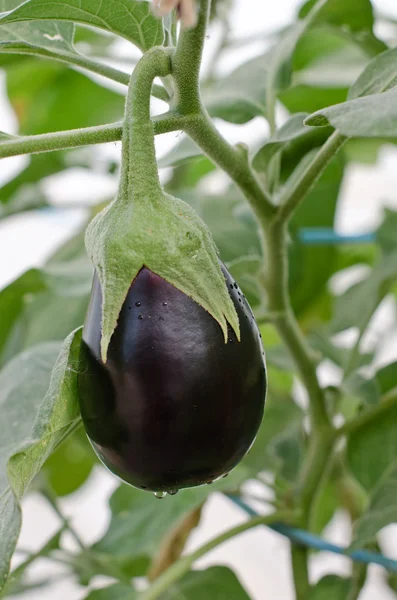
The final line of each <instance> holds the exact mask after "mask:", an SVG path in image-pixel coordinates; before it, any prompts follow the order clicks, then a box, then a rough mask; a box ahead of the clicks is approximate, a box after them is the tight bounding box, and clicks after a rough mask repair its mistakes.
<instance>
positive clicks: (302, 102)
mask: <svg viewBox="0 0 397 600" xmlns="http://www.w3.org/2000/svg"><path fill="white" fill-rule="evenodd" d="M346 94H347V88H346V87H343V88H321V87H309V86H307V85H296V86H293V87H290V88H288V89H286V90H284V91H282V92H280V94H279V99H280V100H281V102H282V103H283V104H284V105H285V106H286V107H287V108H288V110H289V111H290V112H291V113H296V112H303V111H307V112H314V111H316V110H319V109H322V108H323V107H324V106H330V105H331V104H337V103H339V102H344V101H345V100H346Z"/></svg>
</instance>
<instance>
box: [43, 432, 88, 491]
mask: <svg viewBox="0 0 397 600" xmlns="http://www.w3.org/2000/svg"><path fill="white" fill-rule="evenodd" d="M95 464H97V460H96V456H95V454H94V452H93V450H92V448H91V446H90V445H89V443H88V440H87V437H86V435H85V433H84V431H83V429H82V428H80V429H78V430H77V431H76V432H75V433H73V434H72V435H71V436H70V437H69V438H67V439H66V440H65V441H64V442H63V443H62V444H61V445H60V446H59V448H57V450H55V452H54V453H53V454H51V456H50V457H49V458H48V459H47V461H46V463H45V464H44V466H43V474H44V475H45V477H46V480H47V481H48V483H49V484H50V486H51V489H52V490H53V491H54V492H55V493H56V495H57V496H66V495H67V494H71V493H72V492H75V491H76V490H78V489H79V487H80V486H81V485H83V483H84V482H85V481H86V480H87V478H88V477H89V475H90V473H91V471H92V469H93V467H94V465H95Z"/></svg>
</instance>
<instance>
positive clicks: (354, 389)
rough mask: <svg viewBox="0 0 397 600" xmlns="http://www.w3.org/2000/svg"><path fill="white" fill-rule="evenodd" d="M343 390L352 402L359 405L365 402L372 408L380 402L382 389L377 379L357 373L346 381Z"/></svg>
mask: <svg viewBox="0 0 397 600" xmlns="http://www.w3.org/2000/svg"><path fill="white" fill-rule="evenodd" d="M343 390H344V392H345V393H347V394H348V395H349V400H350V402H353V403H354V402H355V403H356V404H358V405H360V404H361V403H362V402H364V403H365V404H367V405H368V406H371V405H374V404H378V402H379V400H380V388H379V385H378V382H377V381H376V379H375V378H366V377H364V376H363V375H361V374H360V373H358V372H357V371H355V372H354V373H352V374H351V375H350V376H349V377H348V378H347V379H345V381H344V382H343Z"/></svg>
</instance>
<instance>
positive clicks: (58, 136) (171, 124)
mask: <svg viewBox="0 0 397 600" xmlns="http://www.w3.org/2000/svg"><path fill="white" fill-rule="evenodd" d="M152 122H153V129H154V133H155V135H159V134H162V133H168V132H170V131H177V130H178V129H182V128H183V122H184V119H183V118H182V117H180V116H179V115H177V114H175V113H173V112H167V113H164V114H162V115H159V116H158V117H153V119H152ZM122 134H123V123H122V122H118V123H109V124H107V125H96V126H94V127H83V128H81V129H71V130H68V131H56V132H54V133H42V134H39V135H30V136H20V137H18V136H10V137H9V138H5V140H4V141H0V159H1V158H8V157H10V156H19V155H22V154H38V153H42V152H53V151H55V150H68V149H69V148H78V147H80V146H89V145H91V144H105V143H107V142H118V141H120V140H121V138H122Z"/></svg>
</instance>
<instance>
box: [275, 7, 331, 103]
mask: <svg viewBox="0 0 397 600" xmlns="http://www.w3.org/2000/svg"><path fill="white" fill-rule="evenodd" d="M326 2H327V0H318V2H316V3H315V6H314V8H313V9H312V10H310V11H307V12H306V13H305V15H303V16H304V18H302V19H300V20H298V21H296V23H294V25H292V26H291V27H289V28H288V29H287V30H286V31H285V32H284V33H283V34H282V36H281V38H280V40H279V42H278V43H277V44H276V46H275V47H274V48H273V49H272V51H271V53H270V62H269V71H268V76H267V82H266V89H267V97H268V99H269V98H275V97H276V96H277V93H278V92H279V91H281V90H283V89H285V88H288V87H289V86H290V84H291V78H292V56H293V53H294V51H295V48H296V45H297V43H298V41H299V39H300V38H301V37H302V36H303V34H304V33H305V31H306V30H307V29H308V28H309V27H310V26H311V25H312V22H313V20H314V19H315V17H316V15H317V13H318V11H319V10H320V9H321V7H322V6H324V4H325V3H326Z"/></svg>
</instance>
